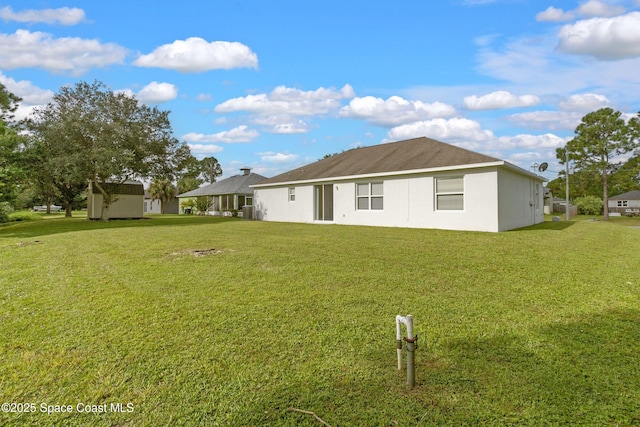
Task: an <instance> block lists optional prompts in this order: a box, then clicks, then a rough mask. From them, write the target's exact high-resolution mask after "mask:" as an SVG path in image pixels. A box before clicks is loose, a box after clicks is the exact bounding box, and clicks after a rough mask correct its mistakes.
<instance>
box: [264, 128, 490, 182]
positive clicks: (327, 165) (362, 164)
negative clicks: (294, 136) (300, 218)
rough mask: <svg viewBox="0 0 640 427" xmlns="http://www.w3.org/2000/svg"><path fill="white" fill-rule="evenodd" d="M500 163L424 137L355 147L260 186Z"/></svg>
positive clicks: (278, 176) (276, 177)
mask: <svg viewBox="0 0 640 427" xmlns="http://www.w3.org/2000/svg"><path fill="white" fill-rule="evenodd" d="M500 161H501V160H500V159H497V158H495V157H490V156H486V155H484V154H480V153H476V152H474V151H469V150H465V149H464V148H459V147H456V146H454V145H450V144H445V143H444V142H440V141H436V140H435V139H431V138H425V137H422V138H414V139H408V140H405V141H398V142H390V143H386V144H379V145H374V146H371V147H364V148H355V149H353V150H349V151H345V152H343V153H340V154H335V155H333V156H331V157H328V158H325V159H322V160H319V161H317V162H315V163H311V164H308V165H305V166H302V167H299V168H297V169H294V170H292V171H289V172H285V173H283V174H281V175H277V176H274V177H273V178H268V179H265V180H264V181H262V182H261V183H260V185H266V184H277V183H283V182H295V181H307V180H314V179H323V178H337V177H346V176H356V175H367V174H378V173H385V172H399V171H409V170H422V169H432V168H440V167H447V166H452V167H453V166H459V165H471V164H478V163H494V162H500Z"/></svg>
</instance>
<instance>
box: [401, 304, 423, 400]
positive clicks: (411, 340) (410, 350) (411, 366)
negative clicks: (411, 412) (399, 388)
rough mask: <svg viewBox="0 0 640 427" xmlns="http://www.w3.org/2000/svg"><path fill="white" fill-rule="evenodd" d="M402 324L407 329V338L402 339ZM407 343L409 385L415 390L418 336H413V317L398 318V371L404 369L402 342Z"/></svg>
mask: <svg viewBox="0 0 640 427" xmlns="http://www.w3.org/2000/svg"><path fill="white" fill-rule="evenodd" d="M402 324H404V325H405V326H406V328H407V336H406V337H404V338H403V337H402V326H401V325H402ZM403 340H404V341H406V342H407V385H408V386H409V387H411V388H413V387H414V386H415V385H416V365H415V350H416V347H417V345H416V342H417V341H418V336H417V335H415V336H414V335H413V316H412V315H410V314H408V315H407V316H406V317H403V316H399V315H398V316H396V347H397V353H398V369H402V341H403Z"/></svg>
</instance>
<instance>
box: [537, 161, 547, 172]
mask: <svg viewBox="0 0 640 427" xmlns="http://www.w3.org/2000/svg"><path fill="white" fill-rule="evenodd" d="M548 167H549V164H548V163H547V162H543V163H542V164H541V165H540V166H538V172H544V171H546V170H547V168H548Z"/></svg>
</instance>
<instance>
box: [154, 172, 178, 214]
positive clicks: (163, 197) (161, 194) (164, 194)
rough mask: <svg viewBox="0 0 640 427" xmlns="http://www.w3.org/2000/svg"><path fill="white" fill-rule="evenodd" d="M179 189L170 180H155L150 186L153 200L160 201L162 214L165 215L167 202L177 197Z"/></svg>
mask: <svg viewBox="0 0 640 427" xmlns="http://www.w3.org/2000/svg"><path fill="white" fill-rule="evenodd" d="M176 192H177V189H176V187H175V185H173V184H172V183H171V181H169V180H168V179H154V180H153V181H151V185H150V186H149V195H150V196H151V200H160V213H164V205H165V203H166V202H168V201H171V200H173V199H174V198H175V197H176Z"/></svg>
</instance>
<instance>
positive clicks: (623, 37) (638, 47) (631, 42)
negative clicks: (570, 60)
mask: <svg viewBox="0 0 640 427" xmlns="http://www.w3.org/2000/svg"><path fill="white" fill-rule="evenodd" d="M558 37H559V39H560V40H559V43H558V50H560V51H561V52H565V53H571V54H577V55H588V56H593V57H595V58H597V59H599V60H603V61H613V60H619V59H625V58H634V57H638V56H640V12H631V13H628V14H626V15H622V16H616V17H614V18H592V19H587V20H583V21H578V22H576V23H575V24H571V25H565V26H564V27H562V29H561V30H560V33H559V34H558Z"/></svg>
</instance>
